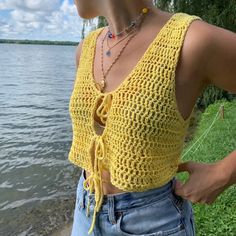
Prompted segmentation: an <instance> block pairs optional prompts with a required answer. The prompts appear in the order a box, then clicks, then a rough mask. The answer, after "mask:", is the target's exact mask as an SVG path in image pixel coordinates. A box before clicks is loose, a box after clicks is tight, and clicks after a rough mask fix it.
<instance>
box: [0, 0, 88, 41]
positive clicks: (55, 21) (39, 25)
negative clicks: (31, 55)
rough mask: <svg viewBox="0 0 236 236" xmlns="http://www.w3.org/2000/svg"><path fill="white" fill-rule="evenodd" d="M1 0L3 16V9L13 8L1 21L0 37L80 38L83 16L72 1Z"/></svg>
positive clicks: (75, 39)
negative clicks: (81, 16)
mask: <svg viewBox="0 0 236 236" xmlns="http://www.w3.org/2000/svg"><path fill="white" fill-rule="evenodd" d="M0 1H1V3H0V16H1V10H8V11H10V13H9V16H8V18H5V19H1V20H0V26H1V27H0V38H16V37H17V38H21V39H26V38H27V39H49V40H72V41H80V36H81V31H82V19H81V18H80V17H79V16H78V13H77V10H76V7H75V6H74V4H72V3H70V1H69V0H63V1H62V2H60V0H50V1H49V0H0ZM1 18H2V17H1ZM89 30H90V29H89V28H87V29H86V32H85V35H86V34H87V33H88V31H89Z"/></svg>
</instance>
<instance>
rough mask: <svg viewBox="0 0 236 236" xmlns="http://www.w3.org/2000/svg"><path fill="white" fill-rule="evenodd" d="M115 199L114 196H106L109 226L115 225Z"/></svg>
mask: <svg viewBox="0 0 236 236" xmlns="http://www.w3.org/2000/svg"><path fill="white" fill-rule="evenodd" d="M114 198H115V197H114V196H107V200H108V216H109V221H110V223H111V224H116V218H115V210H114V209H115V206H114V205H115V199H114Z"/></svg>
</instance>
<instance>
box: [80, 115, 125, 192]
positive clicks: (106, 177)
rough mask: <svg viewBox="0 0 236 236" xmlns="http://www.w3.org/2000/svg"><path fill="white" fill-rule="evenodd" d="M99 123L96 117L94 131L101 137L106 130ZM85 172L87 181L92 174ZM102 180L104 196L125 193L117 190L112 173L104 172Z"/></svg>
mask: <svg viewBox="0 0 236 236" xmlns="http://www.w3.org/2000/svg"><path fill="white" fill-rule="evenodd" d="M98 122H99V118H98V117H97V116H96V115H95V122H94V129H95V130H96V133H97V134H99V135H101V134H102V132H103V130H104V127H101V126H100V125H99V124H101V123H100V122H99V123H98ZM93 152H94V147H93ZM84 172H85V176H84V177H85V179H87V178H88V177H89V176H90V175H91V173H90V172H89V171H84ZM102 179H103V181H104V182H103V183H102V186H103V194H104V195H107V194H115V193H123V192H125V191H123V190H121V189H119V188H117V187H116V186H114V185H113V184H112V183H111V180H110V173H109V171H106V170H102Z"/></svg>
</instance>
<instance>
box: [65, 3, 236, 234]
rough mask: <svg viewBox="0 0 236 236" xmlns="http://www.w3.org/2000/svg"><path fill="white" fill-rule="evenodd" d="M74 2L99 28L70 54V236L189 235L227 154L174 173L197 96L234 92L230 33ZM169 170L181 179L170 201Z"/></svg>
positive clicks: (177, 18) (150, 10)
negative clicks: (184, 174)
mask: <svg viewBox="0 0 236 236" xmlns="http://www.w3.org/2000/svg"><path fill="white" fill-rule="evenodd" d="M74 2H75V5H76V7H77V10H78V14H79V15H80V16H81V17H82V18H85V19H90V18H94V17H96V16H99V15H100V16H104V17H105V18H106V20H107V22H108V27H102V28H100V29H97V30H95V31H92V32H90V33H89V35H88V36H87V37H86V38H85V39H84V40H83V41H82V42H81V43H80V44H79V46H78V50H77V53H76V65H77V72H76V80H75V84H74V90H73V93H72V96H71V100H70V114H71V118H72V123H73V143H72V146H71V150H70V153H69V160H70V161H71V162H72V163H74V164H75V165H77V166H80V167H81V168H82V169H83V171H82V174H81V176H80V179H79V183H78V188H77V198H76V206H75V212H74V223H73V229H72V234H71V235H72V236H76V235H77V236H84V235H88V234H90V235H109V236H110V235H114V236H116V235H117V236H118V235H145V236H151V235H152V236H153V235H173V236H174V235H176V236H177V235H179V236H180V235H188V236H192V235H195V226H194V217H193V211H192V205H191V201H193V202H206V203H208V202H211V201H212V200H214V199H215V198H216V197H217V195H218V194H220V192H222V191H223V190H224V189H225V188H226V187H227V186H228V185H229V183H231V181H232V178H231V177H232V176H233V175H232V174H231V173H233V167H232V164H233V161H234V159H235V153H232V154H231V155H229V156H228V157H227V158H225V159H223V160H222V161H220V162H217V163H215V164H212V165H206V164H198V163H184V164H181V165H179V169H178V164H179V157H180V154H181V151H182V146H183V141H184V136H185V134H186V130H187V128H188V125H189V120H190V117H191V114H192V112H193V107H194V104H195V102H196V100H197V98H198V96H199V95H200V94H201V92H202V91H203V89H204V88H205V87H206V86H207V85H209V84H215V85H216V86H218V87H220V88H223V89H226V90H228V91H231V92H236V82H235V74H236V67H235V66H234V64H235V61H236V55H235V51H236V36H235V34H233V33H232V32H229V31H227V30H224V29H221V28H218V27H216V26H213V25H210V24H207V23H206V22H204V21H202V19H201V18H200V17H197V16H190V15H188V14H184V13H176V14H171V13H168V12H164V11H161V10H159V9H157V8H156V7H155V6H154V5H153V4H152V1H151V0H139V1H137V0H119V1H115V0H100V1H99V2H98V1H92V0H91V1H83V0H75V1H74ZM199 32H201V34H199ZM225 42H227V44H225ZM226 169H227V171H225V170H226ZM219 170H220V173H221V174H220V175H219ZM177 171H189V172H190V178H189V180H188V182H186V183H185V184H184V185H183V184H181V183H179V182H177V185H176V193H175V190H174V187H175V182H176V179H175V174H176V172H177ZM209 173H210V174H209ZM216 173H217V174H216ZM230 178H231V179H230ZM201 179H203V180H204V182H203V181H201ZM199 183H200V184H199ZM206 189H208V190H207V191H206ZM199 190H200V191H199ZM177 194H179V196H178V195H177Z"/></svg>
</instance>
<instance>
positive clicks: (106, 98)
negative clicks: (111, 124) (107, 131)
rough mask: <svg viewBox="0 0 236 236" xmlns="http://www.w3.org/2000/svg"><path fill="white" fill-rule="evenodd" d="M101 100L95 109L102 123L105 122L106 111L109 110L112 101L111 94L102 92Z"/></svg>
mask: <svg viewBox="0 0 236 236" xmlns="http://www.w3.org/2000/svg"><path fill="white" fill-rule="evenodd" d="M101 97H102V98H103V99H102V102H101V104H100V105H99V107H98V108H97V110H96V114H97V116H98V117H100V119H101V122H102V123H103V124H105V123H106V120H107V115H108V111H109V110H110V107H111V103H112V94H102V95H101Z"/></svg>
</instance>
